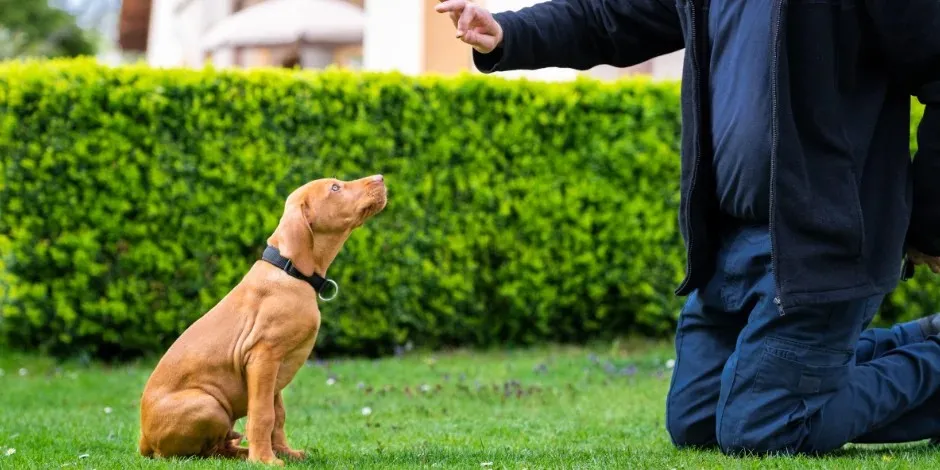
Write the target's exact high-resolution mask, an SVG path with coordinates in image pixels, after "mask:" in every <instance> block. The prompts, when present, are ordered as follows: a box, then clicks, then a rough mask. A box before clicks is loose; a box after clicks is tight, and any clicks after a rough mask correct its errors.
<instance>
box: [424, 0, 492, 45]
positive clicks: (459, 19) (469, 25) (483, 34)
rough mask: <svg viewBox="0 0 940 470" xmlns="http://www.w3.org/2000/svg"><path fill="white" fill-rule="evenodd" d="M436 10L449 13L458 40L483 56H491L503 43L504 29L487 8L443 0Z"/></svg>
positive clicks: (463, 1)
mask: <svg viewBox="0 0 940 470" xmlns="http://www.w3.org/2000/svg"><path fill="white" fill-rule="evenodd" d="M434 10H435V11H437V12H438V13H447V14H448V16H450V19H451V21H453V22H454V26H455V27H456V28H457V38H458V39H460V40H461V41H463V42H465V43H467V44H469V45H470V46H472V47H473V48H474V49H476V50H477V51H478V52H480V53H482V54H489V53H490V52H493V50H494V49H496V48H497V47H499V45H500V43H502V42H503V28H502V27H500V26H499V23H497V22H496V20H494V19H493V15H492V14H491V13H490V12H489V11H488V10H487V9H485V8H483V7H481V6H479V5H476V4H474V3H473V2H471V1H469V0H441V3H439V4H438V5H437V6H436V7H434Z"/></svg>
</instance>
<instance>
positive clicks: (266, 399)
mask: <svg viewBox="0 0 940 470" xmlns="http://www.w3.org/2000/svg"><path fill="white" fill-rule="evenodd" d="M278 364H279V362H277V361H271V360H268V359H267V358H265V359H261V358H257V359H255V360H252V361H251V362H249V363H248V366H247V367H246V368H245V375H246V376H247V377H246V378H247V379H248V425H247V426H246V427H247V429H246V433H245V434H247V435H248V460H249V461H251V462H263V463H268V464H274V465H284V461H283V460H281V459H278V458H277V457H276V456H275V455H274V449H273V448H272V446H271V435H272V433H273V432H274V422H275V413H274V388H275V381H276V380H277V371H278Z"/></svg>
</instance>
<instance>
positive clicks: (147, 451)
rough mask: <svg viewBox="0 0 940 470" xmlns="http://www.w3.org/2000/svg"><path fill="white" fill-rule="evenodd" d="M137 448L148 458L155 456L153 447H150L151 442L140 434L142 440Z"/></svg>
mask: <svg viewBox="0 0 940 470" xmlns="http://www.w3.org/2000/svg"><path fill="white" fill-rule="evenodd" d="M137 450H138V451H139V452H140V455H142V456H144V457H147V458H148V459H149V458H151V457H153V448H152V447H150V443H149V442H147V438H145V437H144V436H140V442H139V443H138V444H137Z"/></svg>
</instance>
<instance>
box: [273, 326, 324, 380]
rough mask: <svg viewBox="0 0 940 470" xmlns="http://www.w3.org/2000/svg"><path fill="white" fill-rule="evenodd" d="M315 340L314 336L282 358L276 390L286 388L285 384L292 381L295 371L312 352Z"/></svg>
mask: <svg viewBox="0 0 940 470" xmlns="http://www.w3.org/2000/svg"><path fill="white" fill-rule="evenodd" d="M316 339H317V338H316V335H314V336H313V338H311V339H310V340H308V341H307V342H305V343H304V344H302V345H301V346H300V347H298V348H297V349H295V350H294V351H292V352H290V353H288V354H287V356H285V357H284V361H283V362H281V368H280V370H278V373H277V389H278V390H281V389H283V388H284V387H286V386H287V384H289V383H290V382H291V380H293V379H294V376H295V375H297V371H299V370H300V368H301V367H303V365H304V363H306V362H307V358H309V357H310V353H311V351H313V345H314V343H315V342H316Z"/></svg>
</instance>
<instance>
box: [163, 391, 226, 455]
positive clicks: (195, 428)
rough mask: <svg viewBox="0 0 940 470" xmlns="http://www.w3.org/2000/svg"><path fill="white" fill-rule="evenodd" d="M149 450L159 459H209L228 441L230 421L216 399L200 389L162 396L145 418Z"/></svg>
mask: <svg viewBox="0 0 940 470" xmlns="http://www.w3.org/2000/svg"><path fill="white" fill-rule="evenodd" d="M145 428H146V429H148V430H149V436H148V439H149V443H150V444H151V445H150V447H149V449H150V450H151V451H152V453H153V454H155V455H158V456H161V457H197V456H198V457H208V456H210V455H217V453H218V452H217V451H218V450H219V449H225V448H226V446H227V445H228V444H229V442H228V441H227V440H226V438H227V437H228V435H229V431H230V430H231V429H232V420H231V418H230V417H229V415H228V413H227V412H226V411H225V409H224V408H222V406H221V405H220V404H219V402H218V401H216V399H215V398H213V397H212V396H210V395H208V394H206V393H205V392H202V391H201V390H187V391H184V392H178V393H175V394H172V395H168V396H166V397H163V398H162V399H161V400H160V401H159V402H158V403H157V404H156V406H155V407H154V409H153V410H152V412H151V413H150V414H149V415H148V422H147V423H145Z"/></svg>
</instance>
